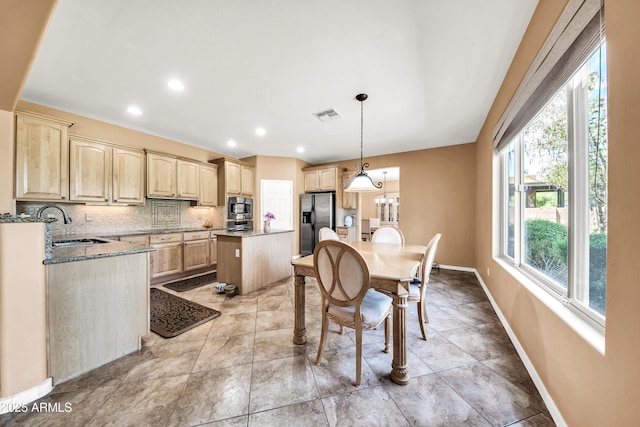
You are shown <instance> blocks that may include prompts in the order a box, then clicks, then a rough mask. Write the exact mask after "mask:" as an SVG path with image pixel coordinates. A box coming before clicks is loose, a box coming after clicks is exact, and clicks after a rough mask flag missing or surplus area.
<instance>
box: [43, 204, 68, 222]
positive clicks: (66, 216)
mask: <svg viewBox="0 0 640 427" xmlns="http://www.w3.org/2000/svg"><path fill="white" fill-rule="evenodd" d="M49 208H54V209H58V210H59V211H60V212H62V218H63V219H64V223H65V224H71V217H70V216H69V215H67V213H66V212H65V210H64V209H62V208H61V207H60V206H56V205H44V206H43V207H41V208H40V209H38V213H36V218H40V219H41V218H42V212H44V210H45V209H49Z"/></svg>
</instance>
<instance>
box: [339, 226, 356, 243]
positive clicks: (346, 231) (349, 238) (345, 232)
mask: <svg viewBox="0 0 640 427" xmlns="http://www.w3.org/2000/svg"><path fill="white" fill-rule="evenodd" d="M336 233H337V234H338V238H339V239H340V240H341V241H343V242H345V243H352V242H355V241H357V240H358V239H357V238H356V227H337V228H336Z"/></svg>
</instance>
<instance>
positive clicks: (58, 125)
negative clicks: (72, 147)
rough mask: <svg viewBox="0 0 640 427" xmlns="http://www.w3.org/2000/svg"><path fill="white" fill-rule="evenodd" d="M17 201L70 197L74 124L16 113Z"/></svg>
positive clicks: (25, 113) (37, 115)
mask: <svg viewBox="0 0 640 427" xmlns="http://www.w3.org/2000/svg"><path fill="white" fill-rule="evenodd" d="M15 114H16V156H15V157H16V190H15V192H16V194H15V195H16V199H17V200H43V201H46V200H58V201H66V200H68V198H69V143H68V141H67V139H68V131H69V127H70V126H71V125H72V124H73V123H72V122H69V121H65V120H60V119H56V118H53V117H48V116H44V115H41V114H35V113H30V112H26V111H16V113H15Z"/></svg>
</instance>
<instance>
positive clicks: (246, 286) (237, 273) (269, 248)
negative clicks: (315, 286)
mask: <svg viewBox="0 0 640 427" xmlns="http://www.w3.org/2000/svg"><path fill="white" fill-rule="evenodd" d="M216 234H217V235H218V281H220V282H224V283H229V284H232V285H236V286H237V287H238V293H239V294H240V295H246V294H249V293H251V292H254V291H257V290H258V289H261V288H262V287H264V286H266V285H268V284H270V283H273V282H277V281H278V280H282V279H285V278H287V277H290V276H291V274H292V267H291V239H292V235H293V231H275V230H274V231H272V232H270V233H264V232H262V231H252V232H243V233H227V232H219V233H216Z"/></svg>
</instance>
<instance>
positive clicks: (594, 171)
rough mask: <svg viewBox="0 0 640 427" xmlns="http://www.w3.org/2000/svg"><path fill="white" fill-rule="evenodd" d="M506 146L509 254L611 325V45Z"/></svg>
mask: <svg viewBox="0 0 640 427" xmlns="http://www.w3.org/2000/svg"><path fill="white" fill-rule="evenodd" d="M589 54H590V56H588V57H587V59H586V62H585V63H584V64H583V65H580V66H579V68H578V70H577V72H575V74H573V76H572V77H571V78H570V79H569V80H568V81H566V82H565V83H564V85H563V86H562V87H561V88H560V89H559V90H557V91H556V92H554V93H553V96H552V97H551V99H550V100H549V101H547V102H546V104H544V105H543V106H542V108H540V109H539V110H538V111H536V112H535V116H534V117H533V119H531V120H530V121H529V122H528V123H526V125H525V126H524V127H523V128H522V130H520V131H519V133H518V134H517V135H516V136H515V137H513V138H512V139H511V140H510V141H509V142H508V144H506V146H505V147H504V148H503V149H502V150H501V151H500V158H501V163H500V165H501V177H502V178H501V181H502V197H501V205H502V220H501V223H502V244H501V254H502V257H503V258H504V259H506V260H507V261H508V262H510V263H511V264H513V265H514V266H515V267H516V268H518V269H520V270H521V271H522V272H523V273H525V274H526V275H528V276H529V277H530V278H532V279H533V280H534V282H536V283H539V284H540V285H541V286H543V287H544V288H545V289H547V290H548V291H549V292H551V293H552V294H553V295H556V296H557V297H558V298H561V299H563V300H565V301H566V302H567V303H568V304H569V305H570V306H571V307H573V308H575V309H576V310H578V312H579V313H582V314H583V315H584V316H586V317H587V318H588V319H591V320H592V321H594V322H596V323H597V324H599V325H601V326H604V319H605V289H606V250H607V109H606V105H607V102H606V101H607V88H606V44H605V43H602V44H601V45H600V46H598V47H597V48H596V49H595V52H594V51H593V50H591V51H590V52H589Z"/></svg>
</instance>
